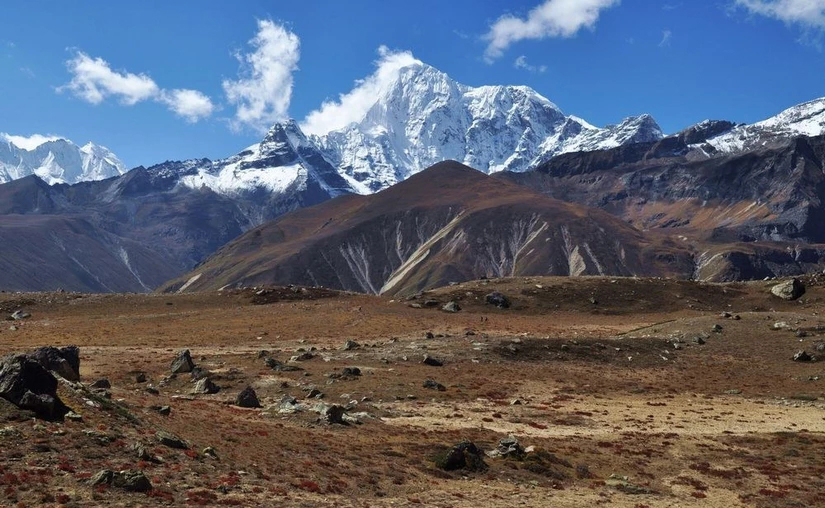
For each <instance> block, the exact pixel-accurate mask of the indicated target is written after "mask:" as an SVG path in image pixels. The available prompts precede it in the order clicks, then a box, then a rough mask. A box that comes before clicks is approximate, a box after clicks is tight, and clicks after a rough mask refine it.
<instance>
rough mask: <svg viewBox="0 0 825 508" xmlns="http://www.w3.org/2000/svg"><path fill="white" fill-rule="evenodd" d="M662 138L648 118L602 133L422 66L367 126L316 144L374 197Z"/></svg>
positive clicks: (543, 103) (407, 73)
mask: <svg viewBox="0 0 825 508" xmlns="http://www.w3.org/2000/svg"><path fill="white" fill-rule="evenodd" d="M662 136H663V135H662V131H661V129H660V128H659V126H658V125H657V124H656V122H655V121H654V120H653V118H651V117H650V116H648V115H642V116H639V117H631V118H628V119H626V120H625V121H623V122H622V123H621V124H620V125H618V126H609V127H606V128H604V129H600V128H597V127H594V126H592V125H590V124H589V123H587V122H586V121H584V120H582V119H580V118H577V117H575V116H566V115H565V114H564V113H563V112H562V111H561V110H560V109H559V108H558V107H557V106H556V105H555V104H553V103H552V102H550V101H549V100H547V99H546V98H545V97H543V96H541V95H540V94H539V93H537V92H536V91H535V90H533V89H531V88H528V87H525V86H481V87H476V88H473V87H469V86H465V85H462V84H460V83H457V82H456V81H453V80H452V79H450V77H449V76H447V75H446V74H445V73H443V72H441V71H439V70H437V69H435V68H433V67H431V66H429V65H426V64H422V63H416V64H413V65H410V66H408V67H405V68H402V69H401V70H400V71H399V72H398V75H397V77H396V79H395V80H394V81H392V82H390V83H389V86H386V87H385V88H384V89H383V90H381V91H380V93H379V94H378V95H377V96H376V100H375V103H374V104H373V105H372V107H370V108H369V110H368V111H367V113H366V114H365V115H364V117H363V118H362V119H361V120H360V121H358V122H354V123H352V124H350V125H348V126H346V127H344V128H343V129H340V130H336V131H332V132H329V133H327V134H324V135H322V136H312V140H313V141H314V142H315V143H316V144H317V145H318V146H319V147H320V148H321V149H322V150H323V152H324V154H325V155H326V156H327V158H328V159H329V160H330V161H331V162H332V163H333V164H334V165H335V166H336V167H338V169H339V171H340V172H341V174H343V175H346V176H347V177H349V178H351V179H353V180H355V181H356V182H358V184H359V188H358V190H359V191H360V192H361V193H367V192H374V191H378V190H381V189H383V188H386V187H389V186H390V185H393V184H395V183H397V182H400V181H402V180H405V179H406V178H408V177H409V176H410V175H413V174H415V173H417V172H419V171H421V170H422V169H424V168H427V167H429V166H431V165H433V164H435V163H438V162H440V161H443V160H448V159H451V160H456V161H460V162H462V163H464V164H466V165H468V166H471V167H473V168H476V169H478V170H480V171H483V172H485V173H494V172H497V171H504V170H509V171H526V170H528V169H530V168H532V167H535V166H536V165H537V164H539V163H541V162H543V161H545V160H547V159H549V158H551V157H553V156H555V155H558V154H560V153H565V152H574V151H587V150H597V149H605V148H612V147H615V146H618V145H621V144H626V143H635V142H643V141H654V140H657V139H660V138H662Z"/></svg>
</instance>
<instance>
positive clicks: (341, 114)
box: [301, 46, 422, 136]
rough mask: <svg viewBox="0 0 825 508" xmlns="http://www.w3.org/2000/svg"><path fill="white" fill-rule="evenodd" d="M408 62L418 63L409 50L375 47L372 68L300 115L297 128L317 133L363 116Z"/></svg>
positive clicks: (357, 119)
mask: <svg viewBox="0 0 825 508" xmlns="http://www.w3.org/2000/svg"><path fill="white" fill-rule="evenodd" d="M411 65H422V63H421V61H420V60H418V59H417V58H415V57H414V56H413V54H412V53H411V52H409V51H392V50H390V49H389V48H387V47H386V46H381V47H379V48H378V60H376V61H375V72H373V73H372V74H370V75H369V76H367V77H366V78H364V79H360V80H358V81H356V82H355V87H354V88H353V89H352V90H351V91H349V92H348V93H345V94H341V95H340V96H339V97H338V100H337V101H333V100H328V101H324V103H323V104H321V107H320V108H319V109H317V110H315V111H313V112H311V113H309V114H308V115H307V117H306V118H304V121H303V122H302V123H301V129H303V131H304V132H306V133H307V134H317V135H319V136H320V135H323V134H326V133H328V132H330V131H334V130H337V129H341V128H343V127H346V126H347V125H349V124H351V123H352V122H357V121H359V120H361V119H363V118H364V115H365V114H366V113H367V111H369V109H370V108H371V107H372V106H373V104H375V102H376V98H377V96H378V94H379V93H380V92H381V90H383V89H385V88H386V87H387V86H388V85H389V84H390V83H392V82H393V81H395V80H396V79H397V78H398V73H399V71H400V70H401V69H403V68H404V67H409V66H411Z"/></svg>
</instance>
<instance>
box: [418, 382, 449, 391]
mask: <svg viewBox="0 0 825 508" xmlns="http://www.w3.org/2000/svg"><path fill="white" fill-rule="evenodd" d="M422 386H423V387H424V388H427V389H428V390H438V391H439V392H445V391H447V387H446V386H444V385H442V384H441V383H438V382H436V381H433V380H432V379H428V380H426V381H424V384H423V385H422Z"/></svg>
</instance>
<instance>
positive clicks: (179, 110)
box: [159, 89, 215, 123]
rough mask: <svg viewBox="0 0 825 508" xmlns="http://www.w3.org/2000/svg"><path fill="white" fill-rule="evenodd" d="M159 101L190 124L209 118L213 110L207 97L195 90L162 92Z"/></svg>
mask: <svg viewBox="0 0 825 508" xmlns="http://www.w3.org/2000/svg"><path fill="white" fill-rule="evenodd" d="M159 100H160V101H161V102H163V103H164V104H166V105H167V106H168V107H169V110H171V111H172V112H174V113H175V114H176V115H178V116H180V117H183V118H184V119H186V121H187V122H190V123H195V122H197V121H198V120H201V119H203V118H207V117H209V116H210V115H211V114H212V112H213V111H214V110H215V105H214V104H212V101H211V100H210V99H209V97H207V96H206V95H204V94H202V93H201V92H199V91H197V90H186V89H176V90H171V91H163V92H162V93H161V94H160V96H159Z"/></svg>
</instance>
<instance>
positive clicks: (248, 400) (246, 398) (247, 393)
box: [235, 386, 261, 408]
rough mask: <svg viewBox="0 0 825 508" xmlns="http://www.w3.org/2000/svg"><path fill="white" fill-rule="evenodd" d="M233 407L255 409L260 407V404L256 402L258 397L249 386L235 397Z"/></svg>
mask: <svg viewBox="0 0 825 508" xmlns="http://www.w3.org/2000/svg"><path fill="white" fill-rule="evenodd" d="M235 405H236V406H238V407H248V408H255V407H261V402H260V401H259V400H258V395H257V394H256V393H255V390H254V389H253V388H252V387H251V386H247V387H246V388H244V389H243V390H242V391H241V393H239V394H238V396H237V397H235Z"/></svg>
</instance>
